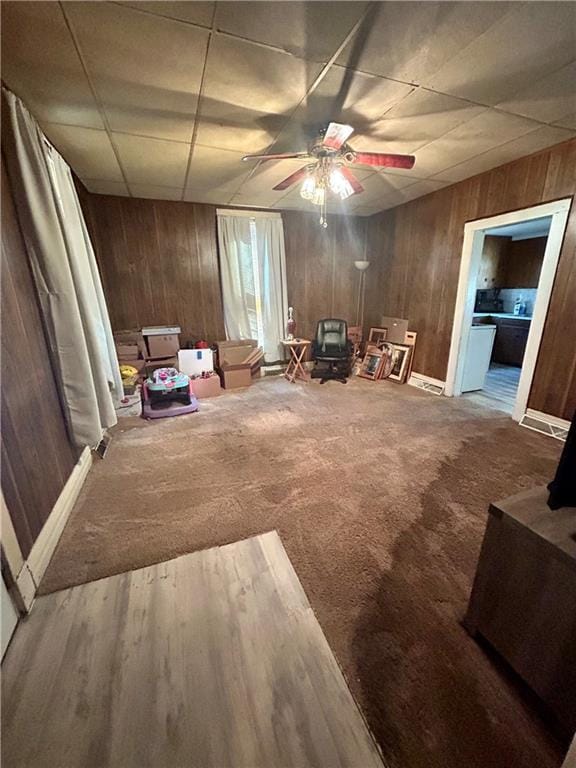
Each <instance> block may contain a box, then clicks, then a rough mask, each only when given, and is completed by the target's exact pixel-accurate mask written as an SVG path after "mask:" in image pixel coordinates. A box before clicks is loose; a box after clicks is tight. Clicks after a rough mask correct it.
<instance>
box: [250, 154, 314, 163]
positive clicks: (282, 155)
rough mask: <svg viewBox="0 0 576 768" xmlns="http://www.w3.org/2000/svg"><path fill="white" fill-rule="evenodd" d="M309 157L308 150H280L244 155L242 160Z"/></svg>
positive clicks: (263, 160)
mask: <svg viewBox="0 0 576 768" xmlns="http://www.w3.org/2000/svg"><path fill="white" fill-rule="evenodd" d="M293 157H295V158H298V157H309V154H308V152H280V153H279V154H276V155H244V157H243V158H242V160H261V161H262V162H265V161H266V160H288V159H290V158H293Z"/></svg>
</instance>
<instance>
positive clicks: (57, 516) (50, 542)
mask: <svg viewBox="0 0 576 768" xmlns="http://www.w3.org/2000/svg"><path fill="white" fill-rule="evenodd" d="M91 466H92V452H91V451H90V448H88V447H86V448H84V450H83V451H82V454H81V455H80V458H79V459H78V462H77V464H76V466H75V467H74V469H73V470H72V472H71V473H70V477H69V478H68V480H67V482H66V485H65V486H64V488H63V489H62V492H61V494H60V496H59V497H58V499H57V501H56V504H54V506H53V507H52V511H51V512H50V516H49V517H48V519H47V520H46V522H45V523H44V527H43V528H42V530H41V531H40V534H39V535H38V538H37V539H36V541H35V542H34V544H33V546H32V549H31V550H30V554H29V555H28V558H27V560H26V563H25V565H24V569H23V570H26V568H27V569H28V571H29V572H30V575H31V577H32V579H33V580H34V584H35V586H36V587H38V585H39V584H40V581H41V580H42V577H43V576H44V573H45V571H46V568H47V567H48V563H49V562H50V559H51V558H52V555H53V554H54V550H55V549H56V545H57V544H58V541H59V540H60V536H61V535H62V531H63V530H64V526H65V525H66V522H67V521H68V518H69V516H70V512H72V509H73V507H74V504H75V502H76V499H77V498H78V494H79V493H80V491H81V490H82V486H83V485H84V481H85V480H86V477H87V475H88V472H89V470H90V467H91Z"/></svg>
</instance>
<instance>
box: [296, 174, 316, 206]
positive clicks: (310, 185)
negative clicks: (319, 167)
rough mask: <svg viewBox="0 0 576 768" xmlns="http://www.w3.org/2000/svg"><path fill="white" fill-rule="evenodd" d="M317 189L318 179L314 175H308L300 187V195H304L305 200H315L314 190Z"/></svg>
mask: <svg viewBox="0 0 576 768" xmlns="http://www.w3.org/2000/svg"><path fill="white" fill-rule="evenodd" d="M315 191H316V180H315V178H314V176H312V175H310V176H306V178H305V179H304V181H303V183H302V186H301V187H300V197H303V198H304V200H313V199H314V192H315Z"/></svg>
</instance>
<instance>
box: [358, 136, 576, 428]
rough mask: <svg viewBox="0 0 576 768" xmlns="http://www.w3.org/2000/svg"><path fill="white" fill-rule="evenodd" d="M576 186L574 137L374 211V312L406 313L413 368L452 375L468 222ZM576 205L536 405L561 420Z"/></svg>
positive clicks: (575, 269) (570, 376)
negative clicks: (413, 336)
mask: <svg viewBox="0 0 576 768" xmlns="http://www.w3.org/2000/svg"><path fill="white" fill-rule="evenodd" d="M575 193H576V140H572V141H569V142H566V143H564V144H559V145H557V146H556V147H552V148H551V149H548V150H546V151H544V152H541V153H539V154H537V155H532V156H530V157H525V158H521V159H520V160H516V161H515V162H513V163H509V164H507V165H504V166H501V167H499V168H495V169H493V170H492V171H488V172H486V173H483V174H480V175H479V176H474V177H473V178H471V179H466V180H465V181H462V182H460V183H458V184H454V185H453V186H451V187H446V188H445V189H442V190H439V191H438V192H434V193H432V194H430V195H426V196H425V197H421V198H418V199H416V200H413V201H411V202H409V203H406V204H404V205H401V206H399V207H397V208H394V209H392V210H389V211H384V212H383V213H380V214H376V215H374V216H372V217H370V219H369V223H368V238H367V240H368V254H369V255H368V258H369V259H370V260H372V261H375V260H377V259H380V260H381V261H380V265H379V268H378V270H375V271H374V273H373V276H374V279H375V280H378V285H377V286H371V290H370V291H369V296H368V300H369V306H368V308H367V313H368V315H369V316H370V317H377V316H379V315H381V314H387V315H393V316H399V317H407V318H408V319H409V320H410V328H411V329H413V330H415V331H417V332H418V343H417V346H416V353H415V359H414V370H415V371H418V372H419V373H422V374H425V375H428V376H432V377H433V378H437V379H440V380H444V379H445V378H446V369H447V364H448V354H449V349H450V336H451V332H452V324H453V319H454V306H455V303H456V292H457V288H458V273H459V269H460V259H461V254H462V241H463V236H464V224H465V223H466V222H467V221H471V220H474V219H479V218H484V217H487V216H494V215H496V214H499V213H504V212H507V211H511V210H515V209H518V208H526V207H529V206H532V205H537V204H539V203H543V202H547V201H550V200H556V199H560V198H565V197H573V196H574V194H575ZM574 316H576V211H575V209H574V206H572V209H571V212H570V218H569V222H568V228H567V232H566V236H565V238H564V243H563V246H562V252H561V257H560V262H559V265H558V272H557V275H556V281H555V284H554V290H553V294H552V299H551V303H550V310H549V313H548V318H547V321H546V326H545V329H544V335H543V339H542V344H541V348H540V354H539V357H538V363H537V367H536V373H535V377H534V382H533V387H532V392H531V394H530V400H529V407H531V408H534V409H536V410H539V411H543V412H545V413H549V414H553V415H556V416H559V417H562V418H566V419H568V418H572V416H573V414H574V411H575V409H576V344H575V343H574V334H573V329H572V328H571V327H570V326H571V323H572V318H573V317H574Z"/></svg>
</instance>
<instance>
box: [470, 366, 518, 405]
mask: <svg viewBox="0 0 576 768" xmlns="http://www.w3.org/2000/svg"><path fill="white" fill-rule="evenodd" d="M521 370H522V369H521V368H517V367H516V366H513V365H502V364H500V363H490V368H489V370H488V373H487V374H486V380H485V382H484V387H483V389H481V390H478V391H477V392H468V393H466V394H465V395H463V397H466V398H467V399H468V400H472V401H473V402H475V403H479V404H480V405H485V406H487V407H488V408H496V409H497V410H499V411H505V412H506V413H512V411H513V410H514V403H515V402H516V395H517V393H518V383H519V381H520V372H521Z"/></svg>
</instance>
